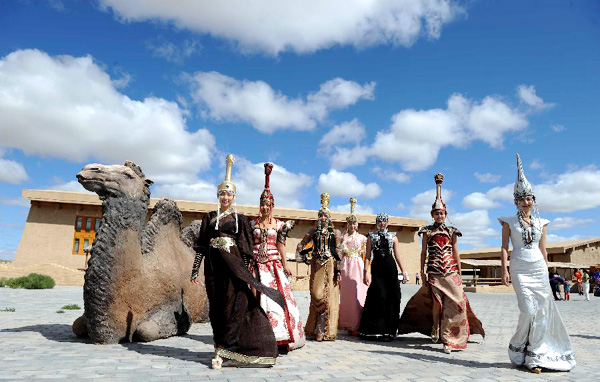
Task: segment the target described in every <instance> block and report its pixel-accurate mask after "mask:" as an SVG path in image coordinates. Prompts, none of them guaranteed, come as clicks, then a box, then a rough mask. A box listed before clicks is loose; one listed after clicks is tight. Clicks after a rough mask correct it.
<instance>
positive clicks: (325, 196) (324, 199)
mask: <svg viewBox="0 0 600 382" xmlns="http://www.w3.org/2000/svg"><path fill="white" fill-rule="evenodd" d="M322 212H323V213H326V214H327V216H329V193H327V192H324V193H322V194H321V209H320V210H319V213H322Z"/></svg>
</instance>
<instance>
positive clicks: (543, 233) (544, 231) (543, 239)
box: [540, 226, 548, 267]
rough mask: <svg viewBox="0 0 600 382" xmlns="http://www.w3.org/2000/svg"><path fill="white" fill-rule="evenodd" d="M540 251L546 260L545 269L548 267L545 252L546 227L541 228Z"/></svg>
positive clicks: (546, 252) (546, 253)
mask: <svg viewBox="0 0 600 382" xmlns="http://www.w3.org/2000/svg"><path fill="white" fill-rule="evenodd" d="M540 251H541V252H542V255H544V260H546V267H547V266H548V251H546V226H544V228H542V238H541V239H540Z"/></svg>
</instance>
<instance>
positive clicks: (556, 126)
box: [550, 123, 565, 133]
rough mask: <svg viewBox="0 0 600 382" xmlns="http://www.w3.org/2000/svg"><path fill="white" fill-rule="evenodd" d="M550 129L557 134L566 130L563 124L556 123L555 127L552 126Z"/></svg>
mask: <svg viewBox="0 0 600 382" xmlns="http://www.w3.org/2000/svg"><path fill="white" fill-rule="evenodd" d="M550 128H551V129H552V130H553V131H554V132H555V133H560V132H561V131H563V130H564V129H565V127H564V126H563V125H561V124H558V123H555V124H554V125H552V126H550Z"/></svg>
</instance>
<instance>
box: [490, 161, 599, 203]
mask: <svg viewBox="0 0 600 382" xmlns="http://www.w3.org/2000/svg"><path fill="white" fill-rule="evenodd" d="M599 184H600V170H598V169H597V168H596V167H595V166H587V167H583V168H579V169H572V170H569V171H567V172H565V173H563V174H558V175H556V176H554V177H553V178H552V179H551V180H549V181H547V182H545V183H540V184H533V185H532V187H533V192H534V193H535V197H536V201H537V205H538V207H539V209H540V210H542V211H544V212H574V211H582V210H588V209H592V208H596V207H598V206H600V187H598V185H599ZM513 189H514V184H507V185H505V186H502V187H494V188H492V189H490V190H488V191H487V192H486V193H485V196H486V198H488V199H490V200H494V201H495V200H504V201H509V202H511V204H512V201H513Z"/></svg>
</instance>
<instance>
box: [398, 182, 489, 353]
mask: <svg viewBox="0 0 600 382" xmlns="http://www.w3.org/2000/svg"><path fill="white" fill-rule="evenodd" d="M434 179H435V184H436V198H435V202H434V203H433V205H432V206H431V217H432V218H433V220H434V223H433V224H431V225H428V226H425V227H423V228H421V229H420V230H419V235H422V236H423V244H422V247H421V270H422V272H423V287H421V289H420V290H419V291H418V292H417V293H416V294H415V295H414V296H413V297H412V298H411V299H410V300H409V301H408V304H407V305H406V308H405V309H404V312H403V313H402V317H401V318H400V326H399V328H398V329H399V332H400V334H406V333H411V332H419V333H422V334H425V335H430V336H431V340H432V341H433V342H438V341H439V339H440V338H441V340H442V343H443V345H444V346H443V349H444V352H445V353H450V352H451V351H452V350H457V349H466V348H467V342H468V340H469V335H470V334H481V335H482V336H484V337H485V331H484V330H483V327H482V325H481V321H479V319H478V318H477V317H476V316H475V314H474V313H473V311H472V310H471V306H470V304H469V300H468V298H467V295H466V294H465V292H464V291H463V285H462V278H461V275H460V273H461V266H460V255H459V254H458V247H457V243H456V241H457V238H458V237H460V236H462V234H461V233H460V231H459V230H458V229H457V228H454V227H451V226H447V225H446V223H445V221H446V217H447V216H448V215H447V212H446V204H444V202H443V200H442V182H443V181H444V175H443V174H436V175H435V177H434ZM426 264H427V268H425V265H426Z"/></svg>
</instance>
